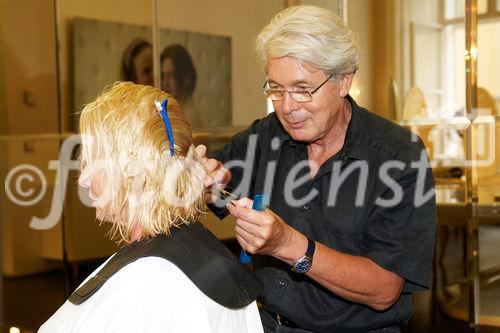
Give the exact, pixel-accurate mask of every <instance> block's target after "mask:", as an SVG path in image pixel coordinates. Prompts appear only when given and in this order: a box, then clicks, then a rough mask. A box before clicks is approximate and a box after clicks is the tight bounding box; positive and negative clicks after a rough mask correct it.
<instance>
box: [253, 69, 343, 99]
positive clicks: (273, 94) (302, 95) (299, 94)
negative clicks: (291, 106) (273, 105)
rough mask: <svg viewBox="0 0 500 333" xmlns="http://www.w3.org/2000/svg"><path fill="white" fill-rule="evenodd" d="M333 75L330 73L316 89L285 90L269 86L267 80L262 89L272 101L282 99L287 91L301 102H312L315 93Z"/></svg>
mask: <svg viewBox="0 0 500 333" xmlns="http://www.w3.org/2000/svg"><path fill="white" fill-rule="evenodd" d="M332 77H333V74H332V75H330V76H329V77H328V78H327V79H326V80H325V81H323V83H321V84H320V85H319V86H317V87H316V88H315V89H314V90H285V89H284V88H269V87H268V83H267V81H266V82H264V86H262V90H263V91H264V95H265V96H266V97H267V98H270V99H271V100H272V101H281V100H282V99H283V98H284V96H285V93H288V94H289V95H290V97H291V98H292V99H293V100H294V101H295V102H299V103H305V102H311V101H312V100H313V96H312V95H313V94H314V93H316V92H317V91H318V90H319V88H321V87H323V85H324V84H325V83H326V82H327V81H328V80H330V79H331V78H332Z"/></svg>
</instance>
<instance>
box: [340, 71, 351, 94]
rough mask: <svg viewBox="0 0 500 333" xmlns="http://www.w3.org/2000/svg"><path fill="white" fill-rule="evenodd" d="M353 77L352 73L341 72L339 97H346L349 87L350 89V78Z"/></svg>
mask: <svg viewBox="0 0 500 333" xmlns="http://www.w3.org/2000/svg"><path fill="white" fill-rule="evenodd" d="M353 77H354V73H349V74H342V76H341V77H340V78H339V79H340V91H339V95H340V97H346V96H347V94H349V89H351V84H352V79H353Z"/></svg>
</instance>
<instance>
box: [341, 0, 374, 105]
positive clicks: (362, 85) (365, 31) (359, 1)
mask: <svg viewBox="0 0 500 333" xmlns="http://www.w3.org/2000/svg"><path fill="white" fill-rule="evenodd" d="M373 7H374V5H373V0H349V1H348V2H347V13H348V16H347V25H348V26H349V27H350V28H351V29H352V30H353V31H354V32H355V33H356V38H357V40H358V44H359V48H360V51H361V58H360V64H359V70H358V71H357V72H356V75H355V76H354V81H353V85H352V88H351V96H352V97H353V98H354V99H355V100H356V102H357V103H358V104H359V105H360V106H363V107H365V108H367V109H368V110H370V111H372V112H374V111H375V110H374V103H373V96H372V95H373V86H372V76H373V74H372V72H373V68H372V66H373V56H374V50H373V47H374V41H373V33H372V31H373V28H372V26H373ZM356 89H359V95H356Z"/></svg>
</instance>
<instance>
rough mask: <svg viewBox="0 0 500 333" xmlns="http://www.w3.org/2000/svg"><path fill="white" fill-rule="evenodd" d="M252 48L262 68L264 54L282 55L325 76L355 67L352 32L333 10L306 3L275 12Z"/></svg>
mask: <svg viewBox="0 0 500 333" xmlns="http://www.w3.org/2000/svg"><path fill="white" fill-rule="evenodd" d="M255 51H256V54H257V57H258V59H259V61H260V63H261V66H262V67H263V68H265V66H266V63H267V59H268V57H269V58H280V57H284V56H290V57H294V58H297V59H299V60H300V61H302V62H306V63H308V64H310V65H312V66H313V67H316V68H319V69H321V70H323V71H324V72H325V73H326V74H328V75H336V74H347V73H354V72H355V71H356V70H357V69H358V66H359V49H358V46H357V43H356V39H355V35H354V33H353V32H352V31H351V30H350V29H349V28H347V27H346V26H345V24H344V23H343V22H342V20H341V19H340V17H338V16H337V15H336V14H335V13H334V12H333V11H331V10H328V9H325V8H321V7H316V6H310V5H304V6H295V7H289V8H286V9H284V10H283V11H281V12H279V13H278V14H277V15H276V16H275V17H274V18H273V19H272V20H271V22H270V23H269V24H268V25H267V26H266V27H264V29H262V31H261V32H260V34H259V35H258V36H257V38H256V41H255Z"/></svg>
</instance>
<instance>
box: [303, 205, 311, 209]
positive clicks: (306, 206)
mask: <svg viewBox="0 0 500 333" xmlns="http://www.w3.org/2000/svg"><path fill="white" fill-rule="evenodd" d="M310 207H311V205H310V204H308V203H306V204H305V205H304V207H303V208H304V210H308V209H309V208H310Z"/></svg>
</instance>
